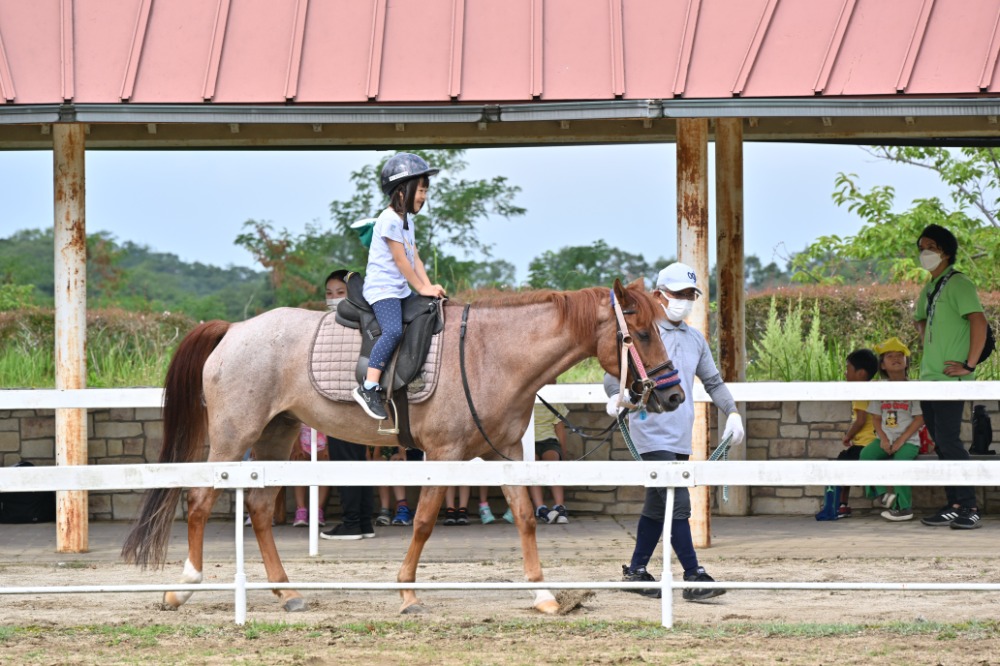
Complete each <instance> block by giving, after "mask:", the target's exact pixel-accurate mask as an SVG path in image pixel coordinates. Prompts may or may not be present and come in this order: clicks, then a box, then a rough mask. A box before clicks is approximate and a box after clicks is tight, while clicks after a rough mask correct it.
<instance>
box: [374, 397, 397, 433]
mask: <svg viewBox="0 0 1000 666" xmlns="http://www.w3.org/2000/svg"><path fill="white" fill-rule="evenodd" d="M385 404H386V406H388V407H392V427H391V428H383V427H382V424H383V423H384V422H385V421H386V420H388V419H382V420H380V421H379V422H378V434H380V435H398V434H399V414H398V413H397V412H396V403H395V402H394V401H393V399H392V398H390V397H387V398H386V401H385ZM386 412H387V413H388V410H386Z"/></svg>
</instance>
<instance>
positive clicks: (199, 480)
mask: <svg viewBox="0 0 1000 666" xmlns="http://www.w3.org/2000/svg"><path fill="white" fill-rule="evenodd" d="M943 388H947V393H946V396H945V395H942V392H943V391H942V389H943ZM730 389H731V390H732V392H733V395H734V397H735V398H736V399H737V401H739V402H781V401H810V400H816V401H845V400H850V399H859V400H860V399H876V398H886V397H891V398H898V399H925V400H926V399H941V398H943V397H947V398H948V399H951V400H996V399H998V398H1000V382H961V383H959V382H955V383H949V384H942V383H937V382H906V383H902V382H901V383H869V384H859V383H852V384H826V383H816V384H807V383H799V384H778V383H775V384H760V383H754V384H730ZM542 395H543V397H545V399H546V400H550V401H554V402H563V403H569V404H572V403H577V404H579V403H603V402H605V398H604V392H603V390H602V389H601V387H600V386H599V385H558V386H547V387H545V389H543V391H542ZM694 399H695V400H697V401H702V402H704V401H707V400H708V398H707V396H706V395H705V394H704V391H702V390H701V389H700V387H699V389H698V390H696V393H695V396H694ZM161 400H162V392H161V391H160V390H159V389H128V390H124V389H123V390H111V389H107V390H102V389H87V390H77V391H70V390H67V391H58V390H39V391H4V390H0V409H52V408H90V409H98V408H110V407H159V406H160V404H161ZM530 433H531V429H530V428H529V434H528V439H529V441H530V438H531V435H530ZM389 465H392V463H386V462H365V463H357V462H353V463H347V462H342V463H338V464H337V465H312V464H311V463H309V462H241V463H224V464H215V463H187V464H169V465H161V464H151V465H101V466H93V467H90V466H78V467H38V468H17V469H0V490H2V491H5V492H9V491H18V490H124V489H131V490H140V489H148V488H179V487H185V488H189V487H198V486H203V487H215V488H228V489H236V518H237V522H236V526H235V540H236V572H235V574H234V582H233V583H231V584H197V585H185V584H171V585H107V586H61V587H31V588H29V587H0V594H41V593H49V594H58V593H91V592H93V593H103V592H164V591H169V590H177V591H181V590H192V591H198V590H232V591H233V592H234V596H235V621H236V623H237V624H243V623H245V621H246V594H247V591H248V590H259V589H278V588H293V589H322V590H337V589H341V590H343V589H378V590H396V589H416V590H419V589H462V590H477V589H507V590H530V589H633V588H634V589H640V588H649V587H651V585H650V583H624V582H579V583H555V582H548V581H547V582H542V583H343V582H327V583H286V584H275V583H268V582H259V583H256V582H255V583H250V582H247V580H246V574H245V571H244V562H243V547H244V542H243V539H244V534H243V533H244V530H243V490H244V489H245V488H260V487H264V486H287V485H300V486H301V485H310V486H320V485H334V486H336V485H358V486H369V485H372V486H374V485H381V484H383V483H384V482H385V479H386V478H388V476H389V475H390V473H391V475H392V477H393V483H396V484H398V485H405V486H447V485H468V486H480V485H482V486H497V485H539V486H548V485H563V486H575V485H604V486H609V485H610V486H614V485H634V486H647V487H666V488H667V489H668V493H667V497H668V507H667V515H670V513H671V509H672V504H673V495H674V493H673V489H674V488H677V487H693V486H721V485H729V486H800V485H889V484H894V485H896V484H898V485H911V486H942V485H957V486H962V485H966V486H980V485H987V486H995V485H1000V465H993V464H990V463H988V462H980V461H969V462H940V461H936V462H923V461H921V462H895V463H893V464H891V465H886V464H883V463H880V462H857V463H853V464H851V465H844V464H843V463H837V462H834V461H795V462H791V461H773V462H770V461H768V462H749V461H726V462H671V463H663V462H660V463H656V462H614V463H607V462H603V463H594V462H589V461H566V462H554V463H549V462H424V463H422V464H420V465H412V466H410V465H404V466H403V467H402V468H400V467H398V466H395V465H393V466H392V467H391V468H390V467H389ZM669 529H670V521H666V525H665V530H666V531H665V533H664V542H663V543H664V546H665V547H664V548H663V558H664V564H663V571H664V576H663V580H662V581H661V582H660V583H659V585H660V586H661V587H662V590H663V597H662V623H663V626H665V627H671V626H672V625H673V606H672V594H671V592H672V590H675V589H683V588H692V587H700V588H708V587H726V588H730V589H839V590H970V591H994V590H1000V583H979V584H973V583H968V584H936V583H835V582H823V583H795V582H767V583H753V582H739V581H726V582H725V583H715V584H711V583H688V582H683V581H674V580H672V579H671V576H670V575H669V572H670V570H671V569H670V557H671V555H670V548H669V546H668V544H669V543H670V533H669Z"/></svg>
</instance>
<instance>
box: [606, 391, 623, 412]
mask: <svg viewBox="0 0 1000 666" xmlns="http://www.w3.org/2000/svg"><path fill="white" fill-rule="evenodd" d="M619 409H620V407H618V394H617V393H615V394H614V395H613V396H611V397H610V398H608V404H607V405H605V406H604V411H606V412H607V413H608V416H614V417H616V418H617V416H618V410H619Z"/></svg>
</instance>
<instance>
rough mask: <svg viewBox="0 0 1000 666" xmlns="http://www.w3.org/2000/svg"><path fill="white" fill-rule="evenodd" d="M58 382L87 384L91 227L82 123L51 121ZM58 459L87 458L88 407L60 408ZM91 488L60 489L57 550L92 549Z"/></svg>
mask: <svg viewBox="0 0 1000 666" xmlns="http://www.w3.org/2000/svg"><path fill="white" fill-rule="evenodd" d="M52 150H53V174H54V179H55V188H54V193H55V301H56V329H55V335H56V349H55V357H56V388H57V389H82V388H86V387H87V363H86V356H85V352H84V347H85V343H86V338H87V228H86V220H85V215H84V210H85V201H86V196H85V192H86V190H85V187H84V183H85V180H84V131H83V125H80V124H76V123H70V124H55V125H53V126H52ZM56 464H57V465H86V464H87V410H85V409H57V410H56ZM88 529H89V526H88V515H87V491H85V490H71V491H59V492H58V493H56V551H57V552H60V553H85V552H87V550H88Z"/></svg>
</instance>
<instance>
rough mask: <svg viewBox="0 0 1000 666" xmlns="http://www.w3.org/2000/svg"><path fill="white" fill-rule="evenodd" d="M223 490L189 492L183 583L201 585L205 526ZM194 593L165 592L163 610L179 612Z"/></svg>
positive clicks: (212, 489)
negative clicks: (186, 555) (186, 553)
mask: <svg viewBox="0 0 1000 666" xmlns="http://www.w3.org/2000/svg"><path fill="white" fill-rule="evenodd" d="M221 492H222V491H221V490H216V489H215V488H191V489H190V490H189V491H188V520H187V524H188V557H187V560H186V561H185V562H184V573H182V574H181V582H182V583H200V582H201V580H202V571H204V565H205V562H204V556H205V524H206V523H207V522H208V516H209V515H210V514H211V513H212V507H213V506H214V505H215V501H216V500H217V499H218V498H219V494H220V493H221ZM192 594H194V592H190V591H187V590H185V591H183V592H164V593H163V608H164V609H165V610H177V609H178V608H180V607H181V606H182V605H184V603H185V602H186V601H187V600H188V599H190V598H191V595H192Z"/></svg>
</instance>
